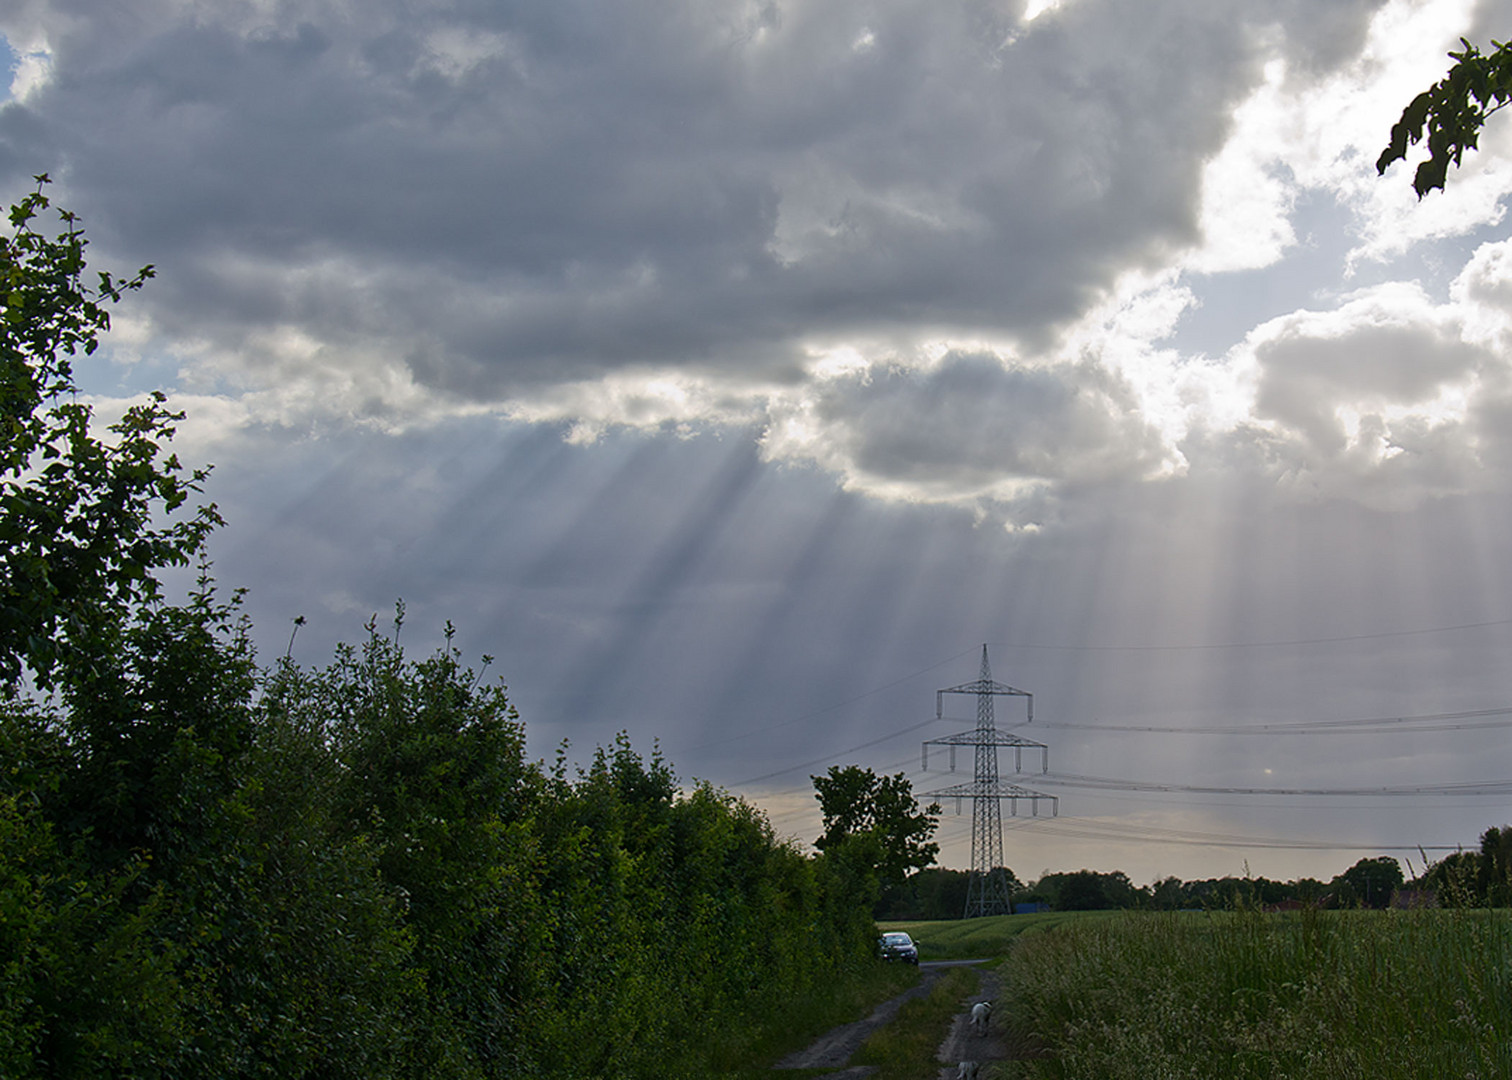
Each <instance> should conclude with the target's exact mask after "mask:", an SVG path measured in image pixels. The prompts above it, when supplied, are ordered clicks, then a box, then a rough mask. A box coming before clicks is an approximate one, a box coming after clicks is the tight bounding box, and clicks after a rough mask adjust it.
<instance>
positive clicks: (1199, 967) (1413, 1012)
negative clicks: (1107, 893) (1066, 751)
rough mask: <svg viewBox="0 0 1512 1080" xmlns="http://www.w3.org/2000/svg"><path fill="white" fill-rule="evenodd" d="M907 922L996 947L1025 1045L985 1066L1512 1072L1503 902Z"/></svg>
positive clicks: (1003, 1069) (1022, 1075)
mask: <svg viewBox="0 0 1512 1080" xmlns="http://www.w3.org/2000/svg"><path fill="white" fill-rule="evenodd" d="M1030 920H1036V921H1030ZM909 932H910V933H913V934H915V936H916V937H918V938H919V939H921V940H922V941H923V942H924V943H925V948H926V951H925V955H926V956H928V955H930V953H931V952H933V951H934V950H939V951H941V952H945V953H954V951H955V950H958V949H961V948H963V947H965V946H967V945H975V946H984V947H985V946H988V945H992V946H997V945H1001V946H1002V948H1001V950H1000V953H999V955H1001V960H1000V968H999V970H1000V973H1001V975H1002V978H1003V981H1004V985H1005V987H1006V990H1005V1000H1004V1001H1002V1002H1001V1003H1000V1011H999V1016H1001V1017H1002V1019H1003V1022H1004V1023H1006V1024H1008V1025H1009V1026H1010V1027H1011V1028H1012V1029H1013V1030H1014V1031H1015V1032H1016V1033H1017V1034H1019V1035H1020V1036H1022V1037H1023V1038H1024V1039H1026V1040H1027V1041H1028V1043H1029V1044H1030V1045H1031V1046H1033V1047H1034V1048H1035V1050H1036V1055H1035V1056H1034V1057H1032V1058H1030V1059H1028V1060H1022V1061H1011V1062H1001V1063H997V1064H995V1065H994V1066H993V1068H992V1070H991V1072H990V1073H989V1075H991V1076H994V1077H998V1078H1003V1077H1012V1078H1015V1080H1123V1078H1128V1080H1135V1078H1139V1080H1151V1078H1170V1080H1178V1078H1183V1080H1184V1078H1191V1080H1211V1078H1213V1077H1225V1078H1236V1080H1313V1078H1317V1080H1323V1078H1328V1080H1349V1078H1355V1077H1358V1078H1362V1080H1363V1078H1366V1077H1369V1078H1370V1080H1393V1078H1398V1077H1400V1078H1423V1077H1455V1078H1456V1080H1458V1078H1475V1080H1493V1078H1504V1077H1509V1076H1512V913H1509V912H1506V911H1487V910H1456V911H1440V910H1417V911H1317V910H1305V911H1301V912H1293V913H1285V914H1264V913H1261V912H1257V911H1233V912H1213V913H1196V912H1192V913H1178V912H1129V913H1119V914H1116V915H1111V916H1104V917H1085V916H1083V917H1079V918H1069V919H1068V918H1066V917H1065V916H1060V918H1059V921H1056V916H1054V915H1053V914H1052V915H1048V916H1007V917H1003V918H1000V919H978V920H970V921H969V922H963V923H937V924H913V928H912V929H910V931H909ZM967 951H973V950H971V949H967ZM978 954H979V955H980V954H981V953H980V952H979V953H978Z"/></svg>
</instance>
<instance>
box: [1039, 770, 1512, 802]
mask: <svg viewBox="0 0 1512 1080" xmlns="http://www.w3.org/2000/svg"><path fill="white" fill-rule="evenodd" d="M1040 782H1041V783H1045V784H1050V785H1052V786H1055V785H1060V786H1061V787H1074V788H1085V789H1088V790H1093V791H1160V792H1173V793H1182V794H1193V795H1284V796H1294V795H1307V796H1321V795H1326V796H1330V797H1333V796H1341V797H1351V796H1394V797H1400V796H1421V795H1497V796H1503V797H1505V796H1512V780H1485V781H1465V782H1460V783H1453V784H1403V785H1395V786H1388V787H1376V788H1255V787H1218V786H1207V785H1200V784H1167V783H1160V782H1156V781H1149V780H1125V779H1119V778H1115V777H1107V776H1078V775H1075V774H1068V773H1046V774H1045V775H1043V776H1042V777H1041V778H1040Z"/></svg>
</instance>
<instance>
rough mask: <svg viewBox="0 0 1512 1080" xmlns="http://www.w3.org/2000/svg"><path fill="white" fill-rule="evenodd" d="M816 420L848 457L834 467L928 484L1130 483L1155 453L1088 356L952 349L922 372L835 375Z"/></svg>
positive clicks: (1127, 403)
mask: <svg viewBox="0 0 1512 1080" xmlns="http://www.w3.org/2000/svg"><path fill="white" fill-rule="evenodd" d="M818 418H819V419H820V420H821V421H822V423H823V424H824V425H825V426H826V429H827V430H829V431H830V432H831V433H832V436H833V438H832V440H831V445H832V446H833V448H834V451H835V452H836V453H837V454H839V455H843V456H844V458H845V459H846V461H847V465H846V467H845V468H844V470H843V471H847V472H859V473H862V474H870V475H871V476H874V477H894V478H897V479H900V480H905V481H908V482H911V483H913V484H914V485H916V486H917V487H919V488H921V489H925V490H927V489H929V488H931V487H934V488H937V489H938V490H941V491H950V492H960V491H970V490H973V489H975V490H977V491H980V492H983V493H988V494H990V493H992V491H993V489H994V486H995V485H996V484H998V483H999V482H1001V481H1003V480H1005V479H1012V480H1027V481H1031V482H1048V481H1069V482H1071V483H1073V484H1076V483H1080V484H1087V483H1105V482H1109V481H1114V480H1131V479H1137V478H1140V477H1143V476H1145V475H1148V474H1150V473H1152V472H1154V471H1155V470H1156V469H1158V468H1159V466H1160V465H1161V464H1162V461H1163V458H1164V447H1163V444H1162V442H1161V439H1160V437H1159V435H1158V434H1157V433H1156V432H1155V431H1153V430H1152V429H1151V428H1150V427H1149V426H1148V425H1147V424H1146V423H1145V422H1144V421H1143V419H1141V417H1140V416H1139V410H1138V407H1137V405H1136V404H1135V402H1134V400H1133V395H1132V393H1131V392H1130V390H1129V388H1128V387H1127V386H1126V385H1123V384H1122V383H1121V382H1120V381H1119V380H1118V379H1116V378H1115V377H1113V376H1111V375H1110V374H1109V373H1108V372H1107V371H1106V370H1104V369H1102V368H1099V367H1097V366H1095V365H1093V364H1090V363H1079V364H1060V365H1055V366H1052V367H1045V368H1024V367H1012V366H1006V365H1004V364H1003V363H1002V362H1001V361H1000V360H999V359H998V358H997V357H995V356H988V355H963V354H958V353H952V354H949V355H947V356H945V357H944V358H942V359H941V361H940V362H939V363H938V365H936V366H935V367H933V368H932V369H930V370H929V371H927V372H915V371H906V370H897V369H894V370H891V371H885V372H882V373H877V374H872V375H870V376H866V377H862V376H853V377H852V378H850V379H846V380H839V381H837V384H836V385H835V386H834V387H833V389H832V391H831V392H828V393H826V394H825V395H824V396H823V397H821V399H820V405H819V408H818Z"/></svg>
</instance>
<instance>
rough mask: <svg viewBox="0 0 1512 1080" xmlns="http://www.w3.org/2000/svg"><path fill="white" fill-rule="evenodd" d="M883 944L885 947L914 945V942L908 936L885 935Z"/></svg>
mask: <svg viewBox="0 0 1512 1080" xmlns="http://www.w3.org/2000/svg"><path fill="white" fill-rule="evenodd" d="M882 943H883V944H884V945H912V944H913V941H912V940H910V939H909V936H908V935H907V934H883V935H882Z"/></svg>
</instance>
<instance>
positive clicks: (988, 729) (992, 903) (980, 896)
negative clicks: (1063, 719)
mask: <svg viewBox="0 0 1512 1080" xmlns="http://www.w3.org/2000/svg"><path fill="white" fill-rule="evenodd" d="M946 694H975V695H976V699H977V724H976V728H975V729H973V730H971V731H963V732H961V733H960V734H958V735H947V736H946V737H945V738H943V739H929V740H927V741H926V742H925V743H924V768H925V769H928V768H929V748H930V747H931V746H948V747H950V771H951V772H955V764H956V763H955V756H956V747H958V746H971V747H975V748H976V754H975V756H976V763H975V764H976V771H975V775H974V777H973V778H972V781H971V783H969V784H954V785H952V786H950V787H947V788H941V789H939V790H938V791H931V792H928V793H927V794H929V795H944V796H946V797H953V798H954V799H955V801H956V813H957V814H959V813H960V812H961V800H962V799H970V800H971V876H970V877H968V878H967V880H966V918H968V919H970V918H974V917H975V916H977V915H1007V914H1008V913H1009V912H1011V911H1012V910H1013V908H1012V906H1011V904H1010V901H1009V898H1008V876H1007V873H1006V871H1005V869H1004V866H1003V800H1004V799H1007V800H1008V812H1009V814H1010V815H1017V814H1018V804H1019V800H1021V799H1023V800H1026V801H1027V802H1028V803H1029V807H1030V810H1031V812H1032V813H1033V815H1034V816H1035V817H1038V816H1039V804H1040V801H1041V800H1042V799H1043V800H1046V801H1048V802H1049V803H1050V812H1051V815H1052V816H1054V814H1055V813H1056V812H1057V811H1058V810H1059V802H1060V800H1059V799H1057V798H1056V797H1055V796H1054V795H1044V794H1041V793H1040V792H1038V791H1030V790H1029V789H1028V788H1024V787H1019V786H1018V785H1017V784H1008V783H1004V782H1002V781H1001V780H999V779H998V758H997V752H998V747H1000V746H1011V747H1013V771H1014V772H1015V773H1018V772H1022V771H1023V763H1024V748H1025V747H1029V748H1030V749H1033V750H1038V751H1039V752H1040V771H1041V772H1046V771H1048V770H1049V768H1050V751H1049V748H1048V747H1047V746H1045V744H1044V743H1038V742H1035V741H1034V740H1032V739H1024V738H1020V737H1019V736H1017V735H1014V734H1011V733H1010V732H1006V731H999V730H998V729H997V726H996V725H995V724H994V722H993V716H992V699H993V698H994V697H997V696H1009V697H1021V698H1024V699H1025V700H1026V702H1027V708H1028V719H1027V720H1026V721H1025V722H1026V723H1033V722H1034V695H1033V694H1031V693H1029V692H1028V691H1027V690H1016V689H1014V688H1013V687H1011V686H1008V685H1006V684H1004V683H999V682H993V681H992V669H991V668H990V667H988V665H987V646H986V645H983V646H982V675H981V678H979V679H977V681H976V682H971V683H962V684H961V685H960V686H952V687H949V688H947V689H944V690H938V691H936V692H935V716H936V717H937V718H938V719H941V720H943V719H944V718H945V695H946Z"/></svg>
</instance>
